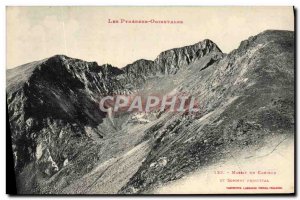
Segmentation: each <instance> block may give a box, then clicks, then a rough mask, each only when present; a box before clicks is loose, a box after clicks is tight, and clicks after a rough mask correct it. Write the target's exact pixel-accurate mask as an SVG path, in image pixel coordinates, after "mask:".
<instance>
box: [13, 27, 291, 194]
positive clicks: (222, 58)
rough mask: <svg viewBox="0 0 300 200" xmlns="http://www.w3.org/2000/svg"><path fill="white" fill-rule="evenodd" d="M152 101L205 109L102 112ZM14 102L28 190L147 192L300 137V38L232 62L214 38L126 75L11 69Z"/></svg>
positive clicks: (16, 140)
mask: <svg viewBox="0 0 300 200" xmlns="http://www.w3.org/2000/svg"><path fill="white" fill-rule="evenodd" d="M152 93H155V94H159V95H166V94H173V93H178V94H188V95H189V97H193V96H196V97H197V98H198V99H199V100H200V103H199V104H200V111H199V112H198V113H196V114H192V115H189V114H187V113H170V112H167V111H166V110H163V111H160V112H151V113H122V114H119V115H116V116H111V115H109V113H105V112H103V111H101V110H100V109H99V102H100V100H101V98H103V97H105V96H107V95H111V96H113V95H116V94H123V95H127V96H130V95H131V96H134V95H137V94H143V95H147V94H152ZM7 105H8V117H9V122H10V128H11V138H12V147H13V156H14V161H15V171H16V174H17V183H18V185H17V186H18V193H23V194H116V193H126V194H135V193H148V192H151V191H153V190H154V189H156V188H159V187H161V186H162V185H163V184H166V183H168V182H170V181H175V180H178V179H181V178H183V177H185V176H187V175H188V174H191V173H193V172H195V171H196V170H201V169H202V168H204V167H209V166H211V165H214V164H217V163H219V162H220V160H226V159H228V158H229V156H230V155H231V156H232V155H238V154H239V153H240V152H241V151H245V150H247V152H248V154H249V156H253V155H252V154H253V152H255V150H254V149H255V148H261V147H263V146H265V145H277V143H280V140H281V139H282V138H291V137H293V133H294V32H291V31H265V32H263V33H260V34H258V35H256V36H253V37H250V38H249V39H247V40H245V41H242V42H241V44H240V46H239V47H238V48H237V49H235V50H233V51H232V52H230V53H229V54H227V55H225V54H223V53H222V52H221V50H220V49H219V48H218V46H217V45H216V44H214V43H213V42H212V41H210V40H204V41H202V42H199V43H196V44H194V45H191V46H185V47H181V48H175V49H171V50H167V51H164V52H162V53H161V54H159V55H158V57H157V58H156V59H155V60H154V61H150V60H144V59H141V60H138V61H136V62H134V63H132V64H129V65H127V66H125V67H124V68H117V67H114V66H111V65H109V64H105V65H101V66H99V65H98V64H97V63H96V62H86V61H83V60H80V59H74V58H70V57H67V56H64V55H56V56H53V57H51V58H48V59H44V60H41V61H36V62H32V63H28V64H24V65H22V66H19V67H17V68H14V69H9V70H7ZM274 141H275V142H274ZM273 142H274V144H273Z"/></svg>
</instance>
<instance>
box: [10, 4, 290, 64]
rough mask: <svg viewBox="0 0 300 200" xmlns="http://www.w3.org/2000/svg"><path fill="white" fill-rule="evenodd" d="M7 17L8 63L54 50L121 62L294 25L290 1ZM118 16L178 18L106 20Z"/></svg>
mask: <svg viewBox="0 0 300 200" xmlns="http://www.w3.org/2000/svg"><path fill="white" fill-rule="evenodd" d="M6 17H7V18H6V20H7V21H6V22H7V29H6V31H7V34H6V40H7V41H6V47H7V56H6V58H7V59H6V60H7V66H6V67H7V68H13V67H16V66H19V65H22V64H25V63H28V62H32V61H36V60H41V59H44V58H47V57H51V56H53V55H56V54H64V55H67V56H70V57H74V58H79V59H82V60H86V61H96V62H97V63H98V64H99V65H101V64H106V63H109V64H112V65H114V66H116V67H124V66H125V65H127V64H130V63H132V62H134V61H136V60H138V59H142V58H143V59H149V60H154V59H155V58H156V57H157V56H158V54H159V53H161V52H162V51H165V50H168V49H172V48H176V47H181V46H186V45H192V44H195V43H197V42H199V41H202V40H204V39H210V40H212V41H213V42H215V43H216V44H217V45H218V46H219V48H220V49H221V50H222V51H223V52H224V53H229V52H230V51H232V50H233V49H236V48H237V47H238V46H239V44H240V42H241V41H242V40H245V39H247V38H248V37H250V36H252V35H256V34H258V33H260V32H262V31H264V30H267V29H280V30H294V14H293V8H292V7H56V6H54V7H7V10H6ZM120 19H125V20H151V19H154V20H180V21H183V23H182V24H125V23H123V24H121V23H115V24H113V23H108V21H109V20H111V21H112V20H119V21H120Z"/></svg>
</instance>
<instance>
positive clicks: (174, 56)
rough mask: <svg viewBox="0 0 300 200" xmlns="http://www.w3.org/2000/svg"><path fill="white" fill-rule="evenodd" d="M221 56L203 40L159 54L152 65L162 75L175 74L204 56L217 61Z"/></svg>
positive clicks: (212, 45)
mask: <svg viewBox="0 0 300 200" xmlns="http://www.w3.org/2000/svg"><path fill="white" fill-rule="evenodd" d="M222 54H223V53H222V51H221V50H220V48H219V47H218V46H217V45H216V44H215V43H214V42H212V41H211V40H209V39H205V40H203V41H201V42H198V43H196V44H193V45H190V46H184V47H181V48H175V49H170V50H167V51H164V52H162V53H161V54H159V56H158V57H157V58H156V59H155V60H154V63H155V65H158V66H160V69H161V71H162V73H165V74H175V73H176V72H177V71H178V70H179V69H181V68H182V67H187V66H188V65H189V64H191V63H193V62H194V61H196V60H199V59H200V58H202V57H204V56H211V57H214V58H215V57H216V58H217V59H218V58H221V57H222Z"/></svg>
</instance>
